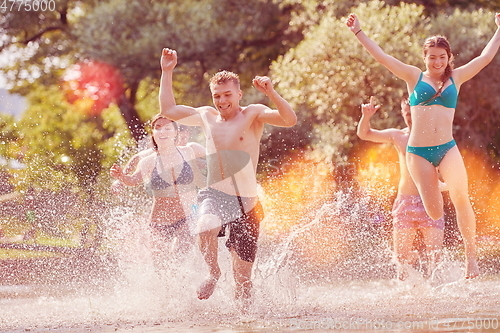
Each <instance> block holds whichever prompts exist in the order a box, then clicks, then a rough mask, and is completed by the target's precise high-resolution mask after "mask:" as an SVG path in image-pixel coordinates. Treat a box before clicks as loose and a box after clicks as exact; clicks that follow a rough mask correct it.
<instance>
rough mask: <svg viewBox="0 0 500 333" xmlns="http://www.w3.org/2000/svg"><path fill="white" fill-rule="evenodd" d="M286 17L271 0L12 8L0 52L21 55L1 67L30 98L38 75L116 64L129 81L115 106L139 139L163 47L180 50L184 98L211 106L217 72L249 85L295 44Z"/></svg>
mask: <svg viewBox="0 0 500 333" xmlns="http://www.w3.org/2000/svg"><path fill="white" fill-rule="evenodd" d="M288 18H289V15H288V13H287V11H286V8H285V9H280V8H279V7H278V6H277V5H275V4H273V2H272V1H271V0H252V1H242V0H202V1H197V0H196V1H195V0H190V1H185V0H176V1H143V0H133V1H130V0H108V1H99V2H97V1H90V2H83V1H76V0H65V1H59V2H57V10H56V11H53V12H43V13H42V12H33V11H32V12H26V11H24V12H23V11H21V12H18V11H9V12H7V13H6V14H5V16H3V17H2V19H1V20H0V31H1V32H2V33H4V34H5V35H6V38H5V39H3V40H2V42H1V43H2V44H0V50H2V51H5V52H10V54H16V55H17V58H16V59H15V61H13V62H12V65H10V66H6V67H4V68H2V70H3V71H4V73H6V74H7V77H8V78H9V80H10V82H11V84H12V85H13V88H12V90H13V91H16V92H19V93H21V94H23V95H26V94H27V93H28V91H29V89H30V85H31V83H32V82H33V81H34V80H35V79H36V81H38V82H39V83H41V84H42V85H52V84H58V83H59V82H60V80H61V78H63V76H64V74H65V71H66V69H68V68H70V67H71V65H73V64H81V63H85V61H88V60H92V61H98V62H99V63H103V64H108V65H111V66H112V67H114V68H116V69H118V71H119V73H120V77H121V79H122V84H123V89H122V90H121V93H120V94H119V96H117V97H116V98H115V103H117V105H118V106H119V108H120V111H121V113H122V115H123V117H124V118H125V120H126V122H127V124H128V126H129V128H130V130H131V132H132V135H133V136H134V138H136V139H137V140H138V139H140V138H141V137H142V136H143V135H144V132H143V121H142V120H140V118H143V119H144V118H145V116H143V115H140V114H139V112H138V110H137V109H136V106H137V103H138V95H137V94H138V92H139V88H140V86H141V85H142V83H143V82H147V83H148V84H151V85H154V86H156V87H157V85H158V78H159V75H160V67H159V57H160V53H161V49H162V48H163V47H172V48H175V49H177V50H178V51H179V53H180V64H179V67H178V72H179V74H178V75H176V78H178V81H177V82H176V85H177V86H178V87H179V88H180V89H176V91H181V92H182V94H179V96H178V99H179V101H180V102H185V103H188V102H189V103H190V104H206V103H207V102H209V101H210V99H209V94H208V89H206V87H207V78H208V76H209V75H210V74H212V73H214V72H216V71H217V70H219V69H221V68H224V69H229V70H234V71H236V72H239V73H242V82H243V87H244V88H248V87H250V79H251V77H253V76H254V75H256V74H265V73H267V71H268V66H269V64H270V63H271V61H272V60H274V59H276V57H277V56H278V55H279V54H280V53H284V52H285V51H286V49H287V48H288V47H289V38H288V37H287V29H288ZM287 43H288V44H287ZM105 84H107V83H105ZM86 85H87V82H84V83H83V84H82V86H86ZM91 86H93V87H98V89H100V88H102V87H103V85H99V84H94V83H92V84H91ZM95 96H96V94H94V95H93V97H95ZM140 116H142V117H140Z"/></svg>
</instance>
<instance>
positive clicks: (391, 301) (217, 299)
mask: <svg viewBox="0 0 500 333" xmlns="http://www.w3.org/2000/svg"><path fill="white" fill-rule="evenodd" d="M136 201H137V200H136ZM147 208H148V207H144V206H143V207H138V206H137V204H133V205H132V204H131V205H123V202H122V204H119V205H112V207H109V214H108V215H106V216H109V217H107V218H106V226H105V231H106V233H105V239H106V243H105V244H104V246H103V248H104V249H103V250H102V253H100V254H99V255H97V256H95V257H93V258H83V257H76V258H70V259H67V258H55V259H53V260H52V261H45V262H43V261H40V264H41V265H43V266H45V267H44V269H39V270H38V271H37V272H38V273H39V276H36V277H33V276H32V277H31V280H30V279H25V280H22V281H23V282H22V283H20V282H18V281H17V282H16V280H14V279H11V280H3V282H2V285H0V330H8V331H11V332H24V331H27V330H28V331H47V330H51V331H59V332H67V331H72V332H80V331H81V332H83V331H89V330H90V331H96V332H112V331H113V332H116V331H123V332H125V331H126V332H132V331H137V332H139V331H140V332H165V331H182V332H204V331H207V330H211V331H225V332H240V331H253V332H267V331H294V330H297V331H298V330H304V329H305V330H308V331H311V332H315V331H317V332H320V331H325V330H329V329H344V330H359V331H363V332H369V331H380V330H382V329H385V330H389V331H394V332H395V331H401V330H405V331H410V332H423V331H439V330H448V331H452V328H454V329H456V330H458V331H460V330H462V331H465V330H466V329H467V331H477V332H479V331H481V330H485V331H495V330H493V328H495V327H496V328H498V325H499V323H498V320H500V318H499V317H500V315H499V314H500V283H499V281H500V278H499V275H498V273H497V272H496V271H494V270H490V271H489V274H487V275H484V276H482V277H481V278H479V279H475V280H471V281H468V280H464V279H463V278H462V276H463V275H464V272H463V268H462V267H461V263H462V260H456V259H455V257H456V255H455V254H454V253H452V252H451V251H450V253H447V254H446V255H445V257H446V259H445V260H444V262H443V263H442V264H441V266H440V267H439V268H438V269H437V270H436V272H434V275H433V276H432V277H431V278H430V279H427V280H426V279H424V278H423V277H422V275H421V274H420V273H419V272H418V271H417V270H415V271H414V272H410V276H409V278H408V279H407V280H406V281H399V280H396V279H395V265H394V263H393V260H392V253H391V246H390V241H389V237H388V235H387V232H386V231H385V230H384V228H383V225H382V224H381V223H379V222H380V220H383V219H385V217H384V216H383V214H384V213H383V211H382V209H380V208H379V207H377V205H375V204H374V200H373V196H372V195H370V193H364V194H363V195H360V194H359V193H357V192H356V191H354V190H353V189H349V188H348V189H344V190H342V191H338V192H336V193H334V195H333V196H332V197H331V198H329V199H328V200H324V201H322V202H319V203H318V202H316V203H314V204H310V209H308V210H305V211H304V212H303V214H302V216H301V217H300V218H297V221H296V224H295V225H294V226H293V227H292V228H291V229H290V230H289V231H287V232H281V233H276V232H272V231H270V230H268V229H266V228H265V227H263V228H262V232H261V238H260V240H259V252H258V256H257V261H256V263H255V265H254V272H253V277H254V280H253V281H254V296H255V297H254V303H253V304H252V306H251V309H250V311H249V313H247V314H245V315H242V314H241V313H240V312H239V311H238V310H237V307H236V305H235V303H234V300H233V293H234V281H233V278H232V274H231V267H230V255H229V253H228V251H227V249H226V248H225V246H224V245H223V240H220V242H219V262H220V265H221V270H222V272H223V275H222V276H221V278H220V281H219V283H218V285H217V287H216V290H215V292H214V294H213V295H212V297H211V298H210V299H208V300H204V301H200V300H198V299H197V298H196V289H197V287H198V286H199V285H200V284H201V282H202V281H203V280H204V278H205V277H206V274H207V269H206V266H205V264H204V263H203V260H202V258H201V254H200V253H199V251H198V249H197V247H196V244H193V246H191V247H190V248H189V249H187V250H186V251H185V253H182V254H178V253H176V251H175V243H173V242H175V240H173V241H172V242H170V243H168V244H163V246H162V247H161V251H158V250H157V249H155V248H154V247H152V246H151V245H150V244H151V242H150V240H151V239H150V235H149V233H148V229H147V227H146V225H147V223H146V222H145V219H146V217H145V216H146V215H147ZM277 218H278V217H277V216H276V215H275V213H273V211H272V209H271V210H268V211H267V215H266V219H265V220H264V221H263V222H262V223H263V225H265V224H266V223H270V222H269V221H271V220H276V219H277ZM96 257H97V259H96ZM56 263H57V265H56ZM19 268H20V269H21V270H24V272H17V275H19V276H22V275H23V274H27V273H28V270H29V267H28V268H26V267H24V268H23V267H19ZM4 275H5V274H4ZM44 275H46V276H44ZM480 325H481V327H480Z"/></svg>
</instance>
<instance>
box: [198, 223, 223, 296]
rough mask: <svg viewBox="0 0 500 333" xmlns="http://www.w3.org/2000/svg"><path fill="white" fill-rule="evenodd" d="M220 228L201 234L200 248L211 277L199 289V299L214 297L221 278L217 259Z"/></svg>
mask: <svg viewBox="0 0 500 333" xmlns="http://www.w3.org/2000/svg"><path fill="white" fill-rule="evenodd" d="M219 230H220V227H218V228H215V229H211V230H208V231H205V232H202V233H200V234H199V239H198V240H199V247H200V251H201V253H202V255H203V259H205V262H206V263H207V265H208V270H209V274H210V275H209V277H208V279H206V280H205V281H204V282H203V283H202V284H201V286H200V287H199V288H198V298H199V299H208V298H209V297H210V296H212V294H213V292H214V289H215V285H216V284H217V281H218V280H219V277H220V274H221V273H220V268H219V263H218V259H217V254H218V240H217V235H218V233H219Z"/></svg>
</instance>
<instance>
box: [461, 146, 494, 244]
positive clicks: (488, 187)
mask: <svg viewBox="0 0 500 333" xmlns="http://www.w3.org/2000/svg"><path fill="white" fill-rule="evenodd" d="M462 155H463V157H464V161H465V166H466V168H467V176H468V178H469V195H470V198H471V201H472V204H473V208H474V212H475V213H476V220H477V232H478V234H488V233H497V232H498V231H499V229H500V185H499V184H498V178H499V176H500V173H499V171H498V170H496V169H492V168H491V166H490V165H489V164H488V163H487V161H488V159H487V158H488V156H487V155H486V154H479V153H473V152H470V151H462Z"/></svg>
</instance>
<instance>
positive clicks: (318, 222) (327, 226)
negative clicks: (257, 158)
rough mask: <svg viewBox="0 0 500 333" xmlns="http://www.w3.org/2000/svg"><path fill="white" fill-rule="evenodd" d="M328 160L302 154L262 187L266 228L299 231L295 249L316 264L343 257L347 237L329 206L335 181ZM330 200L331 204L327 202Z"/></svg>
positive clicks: (275, 230)
mask: <svg viewBox="0 0 500 333" xmlns="http://www.w3.org/2000/svg"><path fill="white" fill-rule="evenodd" d="M330 170H331V168H330V166H329V165H327V164H326V163H314V162H311V161H305V160H303V159H302V158H300V157H298V158H296V159H295V160H294V161H293V162H291V163H287V164H286V165H285V166H284V169H282V170H281V173H282V174H281V175H280V176H277V177H274V178H269V179H268V181H266V182H265V183H264V184H263V185H262V187H263V190H264V192H265V196H263V197H262V198H261V199H262V204H263V206H264V208H265V212H266V218H265V220H264V221H263V224H262V225H261V227H262V229H263V231H268V232H269V233H272V234H278V235H290V234H291V233H293V231H294V230H297V228H300V227H303V226H305V225H307V224H309V223H311V224H310V226H308V227H306V228H304V230H302V231H301V232H298V233H297V234H296V237H295V238H294V249H295V250H296V251H297V252H296V253H298V254H299V256H300V258H302V259H304V260H306V262H308V263H309V264H313V265H323V264H325V265H330V264H333V263H335V262H337V261H338V260H339V259H340V258H343V256H344V253H345V251H346V247H347V236H346V232H347V231H345V228H343V226H342V225H341V221H340V220H339V219H338V218H337V217H336V216H335V214H332V212H333V210H332V209H330V208H329V205H332V204H334V203H331V201H332V198H333V191H334V189H335V183H334V180H333V177H332V173H331V171H330ZM328 201H330V203H327V202H328Z"/></svg>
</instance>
